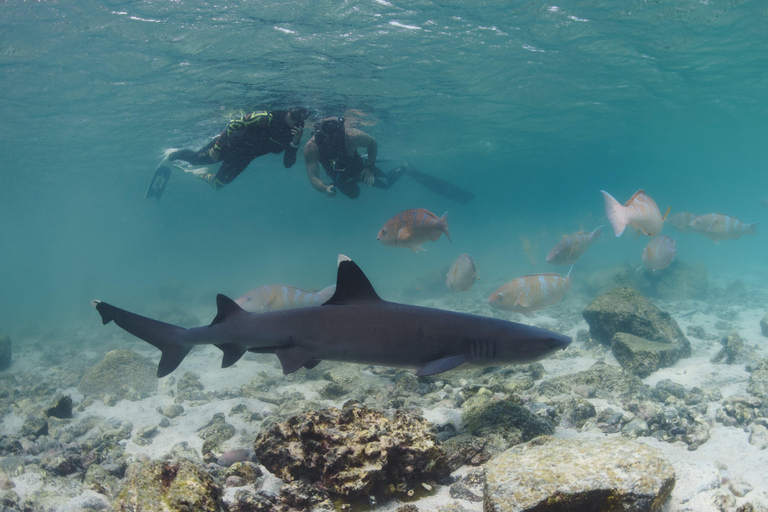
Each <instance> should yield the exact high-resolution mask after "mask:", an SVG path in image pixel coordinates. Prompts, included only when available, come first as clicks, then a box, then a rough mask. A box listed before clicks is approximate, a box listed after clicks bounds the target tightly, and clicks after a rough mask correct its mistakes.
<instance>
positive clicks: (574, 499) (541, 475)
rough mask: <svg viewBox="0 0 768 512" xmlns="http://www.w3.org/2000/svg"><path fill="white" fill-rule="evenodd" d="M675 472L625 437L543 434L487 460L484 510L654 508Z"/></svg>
mask: <svg viewBox="0 0 768 512" xmlns="http://www.w3.org/2000/svg"><path fill="white" fill-rule="evenodd" d="M674 486H675V472H674V469H673V468H672V466H671V465H670V464H669V463H668V462H667V461H666V460H664V459H663V458H662V457H661V456H660V454H659V453H658V452H657V451H656V450H654V449H653V448H650V447H648V446H645V445H642V444H639V443H635V442H632V441H628V440H625V439H621V438H613V439H595V440H588V439H579V440H578V441H568V440H564V439H554V438H552V437H539V438H536V439H534V440H532V441H530V442H528V443H525V444H520V445H517V446H514V447H512V448H510V449H509V450H507V451H506V452H504V453H502V454H499V455H498V456H496V457H494V458H493V459H491V461H490V462H488V463H487V464H486V465H485V487H484V508H483V510H485V512H513V511H514V512H534V511H535V512H562V511H564V510H621V511H624V512H630V511H637V512H655V511H657V510H660V509H661V506H662V505H663V504H664V502H665V501H666V500H667V498H668V497H669V495H670V493H671V492H672V489H673V488H674Z"/></svg>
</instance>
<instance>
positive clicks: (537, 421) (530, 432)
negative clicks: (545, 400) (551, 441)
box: [461, 394, 555, 444]
mask: <svg viewBox="0 0 768 512" xmlns="http://www.w3.org/2000/svg"><path fill="white" fill-rule="evenodd" d="M461 409H462V416H461V417H462V423H463V424H464V427H465V428H466V430H467V432H468V433H470V434H473V435H482V434H483V433H484V432H488V431H489V430H501V431H502V434H503V435H504V437H505V438H507V439H510V440H511V441H512V443H511V444H517V443H522V442H525V441H530V440H531V439H533V438H534V437H538V436H543V435H552V434H553V433H554V432H555V426H554V425H553V424H552V423H551V422H550V421H547V420H545V419H543V418H540V417H538V416H536V415H534V414H533V413H532V412H531V411H529V410H528V409H526V408H525V407H523V406H522V405H520V399H517V398H514V397H513V398H503V399H500V400H495V399H493V397H492V396H483V395H480V394H478V395H475V396H473V397H471V398H470V399H468V400H467V401H466V402H464V403H463V404H462V406H461Z"/></svg>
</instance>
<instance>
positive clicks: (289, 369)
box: [275, 347, 320, 375]
mask: <svg viewBox="0 0 768 512" xmlns="http://www.w3.org/2000/svg"><path fill="white" fill-rule="evenodd" d="M275 355H276V356H277V357H278V359H280V364H281V365H282V367H283V375H288V374H289V373H293V372H295V371H296V370H298V369H299V368H302V367H303V366H307V365H309V366H307V367H308V368H314V367H315V366H317V364H318V363H319V362H320V361H319V360H318V359H317V357H315V355H314V354H312V353H311V352H309V351H308V350H306V349H303V348H301V347H288V348H278V349H276V350H275Z"/></svg>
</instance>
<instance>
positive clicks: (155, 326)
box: [91, 300, 192, 378]
mask: <svg viewBox="0 0 768 512" xmlns="http://www.w3.org/2000/svg"><path fill="white" fill-rule="evenodd" d="M91 304H92V305H93V307H94V308H96V311H98V312H99V314H100V315H101V321H102V323H104V324H108V323H109V322H113V321H114V322H115V323H116V324H117V325H118V326H120V327H122V328H123V329H125V330H126V331H128V332H129V333H131V334H133V335H134V336H136V337H137V338H141V339H142V340H144V341H146V342H147V343H149V344H150V345H152V346H153V347H155V348H158V349H160V351H161V352H162V355H161V356H160V364H158V366H157V377H158V378H160V377H165V376H166V375H168V374H169V373H171V372H172V371H173V370H175V369H176V368H178V366H179V365H180V364H181V361H183V360H184V358H185V357H186V356H187V354H188V353H189V351H190V350H192V347H191V346H187V345H184V343H183V341H182V339H181V337H182V335H183V334H184V332H186V329H185V328H183V327H179V326H177V325H172V324H167V323H165V322H160V321H158V320H153V319H151V318H147V317H145V316H141V315H137V314H135V313H131V312H129V311H125V310H124V309H120V308H118V307H115V306H113V305H111V304H107V303H106V302H102V301H100V300H94V301H91Z"/></svg>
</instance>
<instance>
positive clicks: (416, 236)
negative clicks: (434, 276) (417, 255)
mask: <svg viewBox="0 0 768 512" xmlns="http://www.w3.org/2000/svg"><path fill="white" fill-rule="evenodd" d="M442 233H445V236H446V237H447V238H448V240H451V235H450V233H449V232H448V212H445V213H444V214H443V216H442V217H438V216H437V215H435V214H434V213H432V212H430V211H429V210H425V209H424V208H418V209H416V210H405V211H404V212H400V213H398V214H397V215H395V216H394V217H392V218H391V219H389V220H388V221H387V223H386V224H384V227H383V228H381V231H379V235H378V236H377V237H376V239H377V240H378V241H380V242H381V243H382V244H384V245H390V246H392V247H407V248H409V249H410V250H412V251H413V252H418V251H420V250H421V251H424V250H426V249H424V248H423V247H422V244H423V243H424V242H428V241H430V240H431V241H432V242H435V241H437V239H438V238H440V235H441V234H442ZM451 243H453V240H451Z"/></svg>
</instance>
